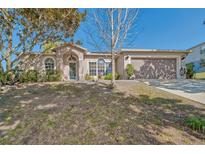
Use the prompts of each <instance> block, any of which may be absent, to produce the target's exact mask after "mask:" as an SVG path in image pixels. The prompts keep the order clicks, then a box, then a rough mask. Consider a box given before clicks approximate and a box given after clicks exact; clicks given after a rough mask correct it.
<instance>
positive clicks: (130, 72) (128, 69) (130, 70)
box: [126, 64, 134, 79]
mask: <svg viewBox="0 0 205 154" xmlns="http://www.w3.org/2000/svg"><path fill="white" fill-rule="evenodd" d="M126 73H127V76H128V79H130V78H131V76H132V75H133V74H134V66H133V65H132V64H127V66H126Z"/></svg>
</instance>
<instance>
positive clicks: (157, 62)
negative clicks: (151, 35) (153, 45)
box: [20, 44, 189, 81]
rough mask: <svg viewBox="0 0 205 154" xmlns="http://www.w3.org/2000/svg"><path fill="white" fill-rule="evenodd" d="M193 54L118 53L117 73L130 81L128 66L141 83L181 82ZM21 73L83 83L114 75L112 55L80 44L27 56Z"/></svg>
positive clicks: (138, 50)
mask: <svg viewBox="0 0 205 154" xmlns="http://www.w3.org/2000/svg"><path fill="white" fill-rule="evenodd" d="M188 53H189V51H183V50H145V49H122V50H121V51H120V52H118V53H116V59H115V64H116V72H117V73H118V74H119V75H120V79H127V75H126V66H127V64H133V65H134V68H135V77H136V78H137V79H180V78H181V76H180V68H181V60H182V58H184V57H185V56H186V55H187V54H188ZM20 58H21V61H22V64H21V69H24V70H32V69H33V70H37V71H38V72H43V71H44V72H45V71H46V70H55V69H57V70H61V72H62V80H63V81H66V80H72V79H73V80H83V79H85V76H86V75H90V76H98V75H106V74H108V73H110V72H111V54H110V52H88V51H87V49H85V48H82V47H81V46H78V45H76V44H69V45H66V46H61V47H57V48H55V49H53V50H52V51H51V52H50V53H34V52H25V53H24V54H22V55H21V57H20Z"/></svg>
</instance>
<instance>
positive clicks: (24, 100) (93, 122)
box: [0, 82, 205, 144]
mask: <svg viewBox="0 0 205 154" xmlns="http://www.w3.org/2000/svg"><path fill="white" fill-rule="evenodd" d="M190 116H198V117H200V118H202V119H204V118H205V105H201V104H198V103H196V102H192V101H190V100H187V99H184V98H181V97H178V96H176V95H172V94H169V93H166V92H163V91H160V90H158V89H155V88H153V87H149V86H147V85H145V84H143V83H140V82H136V83H135V84H133V83H126V82H118V86H117V88H116V89H115V90H111V89H109V88H108V85H107V84H106V83H98V84H95V83H93V82H70V83H50V84H48V83H47V84H43V83H42V84H33V85H32V84H31V85H25V87H22V88H18V89H11V90H9V91H7V92H6V93H2V94H0V144H205V134H204V132H203V131H196V130H192V129H191V128H190V127H188V126H187V125H186V120H187V118H188V117H190Z"/></svg>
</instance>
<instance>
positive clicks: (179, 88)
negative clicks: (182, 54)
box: [144, 80, 205, 104]
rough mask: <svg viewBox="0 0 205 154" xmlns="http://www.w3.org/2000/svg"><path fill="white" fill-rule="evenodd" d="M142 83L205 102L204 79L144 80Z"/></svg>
mask: <svg viewBox="0 0 205 154" xmlns="http://www.w3.org/2000/svg"><path fill="white" fill-rule="evenodd" d="M144 83H146V84H148V85H151V86H154V87H156V88H159V89H161V90H164V91H167V92H170V93H173V94H176V95H179V96H182V97H185V98H188V99H191V100H194V101H197V102H200V103H203V104H205V81H203V80H144Z"/></svg>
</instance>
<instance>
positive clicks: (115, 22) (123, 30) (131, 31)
mask: <svg viewBox="0 0 205 154" xmlns="http://www.w3.org/2000/svg"><path fill="white" fill-rule="evenodd" d="M91 12H92V13H91V14H92V16H91V17H90V16H88V17H89V18H91V19H87V20H90V22H87V23H90V25H88V26H87V27H89V29H87V30H86V32H87V34H88V36H89V43H91V45H94V46H95V48H97V49H99V50H107V51H110V52H111V62H112V80H111V86H112V87H114V86H115V59H116V53H117V52H118V51H120V50H121V49H122V48H123V47H124V46H125V45H129V44H131V43H132V42H133V40H132V38H135V37H136V34H137V31H136V27H137V20H138V16H139V9H122V8H110V9H93V10H91Z"/></svg>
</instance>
